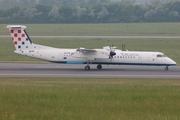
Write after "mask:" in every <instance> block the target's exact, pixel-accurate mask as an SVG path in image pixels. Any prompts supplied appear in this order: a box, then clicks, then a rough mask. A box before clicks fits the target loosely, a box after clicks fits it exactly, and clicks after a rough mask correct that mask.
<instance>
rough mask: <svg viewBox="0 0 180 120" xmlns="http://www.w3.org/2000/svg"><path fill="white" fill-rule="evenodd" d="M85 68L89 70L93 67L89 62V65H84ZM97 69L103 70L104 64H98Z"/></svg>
mask: <svg viewBox="0 0 180 120" xmlns="http://www.w3.org/2000/svg"><path fill="white" fill-rule="evenodd" d="M84 69H85V70H86V71H88V70H90V69H91V68H90V66H89V64H87V65H86V66H85V67H84ZM97 69H98V70H101V69H102V65H101V64H99V65H97Z"/></svg>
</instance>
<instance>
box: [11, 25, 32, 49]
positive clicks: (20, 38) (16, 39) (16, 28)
mask: <svg viewBox="0 0 180 120" xmlns="http://www.w3.org/2000/svg"><path fill="white" fill-rule="evenodd" d="M7 28H9V32H10V34H11V37H12V41H13V44H14V46H15V49H16V50H17V51H21V50H26V49H32V48H33V45H32V44H33V43H32V41H31V39H30V37H29V36H28V34H27V33H26V31H25V29H26V26H23V25H8V26H7Z"/></svg>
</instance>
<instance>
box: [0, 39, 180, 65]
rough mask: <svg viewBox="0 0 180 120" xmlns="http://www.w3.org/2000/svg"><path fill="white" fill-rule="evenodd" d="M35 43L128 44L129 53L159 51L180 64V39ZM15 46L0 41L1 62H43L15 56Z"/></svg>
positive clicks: (47, 42)
mask: <svg viewBox="0 0 180 120" xmlns="http://www.w3.org/2000/svg"><path fill="white" fill-rule="evenodd" d="M33 42H34V43H38V44H42V45H47V46H52V47H57V48H79V47H85V48H102V47H103V46H108V45H111V44H113V43H114V44H115V46H117V47H118V48H119V49H121V46H122V44H126V49H128V50H129V51H159V52H163V53H164V54H166V55H167V56H168V57H170V58H172V59H173V60H175V61H176V62H177V63H178V64H179V63H180V56H179V55H178V54H179V51H180V47H179V46H180V40H179V39H76V38H60V39H37V38H36V39H35V38H34V39H33ZM14 49H15V48H14V46H13V43H12V41H11V39H10V38H2V39H1V40H0V56H1V57H0V62H17V61H19V62H42V61H40V60H36V59H32V58H29V57H25V56H20V55H17V54H15V53H14V52H13V51H14Z"/></svg>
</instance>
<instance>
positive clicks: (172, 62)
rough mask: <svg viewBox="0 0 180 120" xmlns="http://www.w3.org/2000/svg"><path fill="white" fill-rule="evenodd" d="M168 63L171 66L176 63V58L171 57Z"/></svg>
mask: <svg viewBox="0 0 180 120" xmlns="http://www.w3.org/2000/svg"><path fill="white" fill-rule="evenodd" d="M168 64H169V65H171V66H173V65H176V62H175V61H174V60H172V59H170V58H169V60H168Z"/></svg>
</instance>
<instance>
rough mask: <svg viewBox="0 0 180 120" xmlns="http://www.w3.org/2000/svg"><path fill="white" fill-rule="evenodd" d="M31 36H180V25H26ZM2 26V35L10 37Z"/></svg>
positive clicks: (0, 31)
mask: <svg viewBox="0 0 180 120" xmlns="http://www.w3.org/2000/svg"><path fill="white" fill-rule="evenodd" d="M25 25H26V26H27V32H28V33H29V34H30V35H31V36H41V35H44V36H46V35H47V36H52V35H55V36H68V35H70V36H73V35H75V36H76V35H79V36H101V35H104V36H113V35H115V36H123V35H135V36H137V35H140V36H141V35H142V36H143V35H150V36H151V35H159V36H161V35H165V36H166V35H172V36H177V35H180V23H117V24H25ZM6 26H7V24H0V33H1V35H9V32H8V30H7V29H5V27H6Z"/></svg>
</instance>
